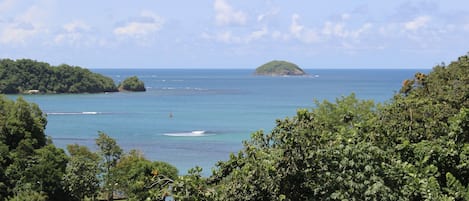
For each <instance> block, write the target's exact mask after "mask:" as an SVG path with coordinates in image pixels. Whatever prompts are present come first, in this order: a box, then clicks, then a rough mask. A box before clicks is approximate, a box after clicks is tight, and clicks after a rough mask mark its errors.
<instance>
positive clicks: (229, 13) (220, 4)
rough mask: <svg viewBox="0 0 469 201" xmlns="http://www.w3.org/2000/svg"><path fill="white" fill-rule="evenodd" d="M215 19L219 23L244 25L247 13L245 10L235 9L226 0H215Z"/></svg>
mask: <svg viewBox="0 0 469 201" xmlns="http://www.w3.org/2000/svg"><path fill="white" fill-rule="evenodd" d="M213 8H214V9H215V20H216V23H217V25H222V26H223V25H232V24H235V25H244V24H246V21H247V14H246V13H245V12H243V11H239V10H238V11H236V10H234V9H233V8H232V7H231V5H229V4H228V3H227V2H226V1H225V0H215V3H214V4H213Z"/></svg>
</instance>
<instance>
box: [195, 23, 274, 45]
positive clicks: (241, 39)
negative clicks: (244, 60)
mask: <svg viewBox="0 0 469 201" xmlns="http://www.w3.org/2000/svg"><path fill="white" fill-rule="evenodd" d="M268 36H269V30H268V29H267V27H263V28H262V29H259V30H255V31H252V32H250V33H249V34H245V35H235V34H233V32H231V31H226V30H225V31H222V32H219V33H216V34H213V35H211V34H209V33H206V32H204V33H202V35H201V37H202V38H203V39H205V40H215V41H218V42H222V43H227V44H249V43H250V42H253V41H257V40H262V39H264V38H267V37H268Z"/></svg>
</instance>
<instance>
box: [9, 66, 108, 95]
mask: <svg viewBox="0 0 469 201" xmlns="http://www.w3.org/2000/svg"><path fill="white" fill-rule="evenodd" d="M115 91H117V87H116V85H115V83H114V81H113V80H112V79H111V78H109V77H105V76H103V75H100V74H97V73H93V72H91V71H90V70H88V69H84V68H81V67H77V66H69V65H66V64H62V65H59V66H51V65H49V64H48V63H45V62H38V61H34V60H30V59H18V60H16V61H14V60H10V59H1V60H0V93H3V94H17V93H99V92H115Z"/></svg>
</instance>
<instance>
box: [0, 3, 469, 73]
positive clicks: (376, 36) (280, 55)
mask: <svg viewBox="0 0 469 201" xmlns="http://www.w3.org/2000/svg"><path fill="white" fill-rule="evenodd" d="M468 52H469V6H468V3H467V0H444V1H443V0H438V1H436V0H434V1H433V0H423V1H420V0H419V1H417V0H393V1H376V0H328V1H317V0H288V1H286V0H197V1H193V0H184V1H183V0H136V1H128V0H127V1H125V0H80V1H64V0H0V58H10V59H20V58H29V59H34V60H38V61H44V62H48V63H51V64H52V65H59V64H63V63H65V64H69V65H76V66H82V67H86V68H225V69H229V68H243V69H254V68H256V67H258V66H260V65H262V64H264V63H266V62H268V61H271V60H287V61H290V62H293V63H296V64H298V65H299V66H300V67H302V68H310V69H314V68H326V69H328V68H330V69H334V68H383V69H384V68H399V69H406V68H409V69H415V68H428V69H429V68H432V67H433V66H435V65H437V64H440V63H442V62H445V63H449V62H451V61H454V60H456V59H457V58H458V57H459V56H462V55H465V54H467V53H468Z"/></svg>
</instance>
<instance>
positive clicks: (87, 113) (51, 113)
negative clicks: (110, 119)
mask: <svg viewBox="0 0 469 201" xmlns="http://www.w3.org/2000/svg"><path fill="white" fill-rule="evenodd" d="M46 114H47V115H97V114H102V113H101V112H47V113H46Z"/></svg>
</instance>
